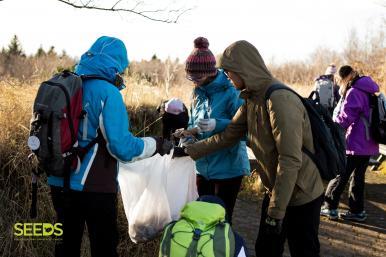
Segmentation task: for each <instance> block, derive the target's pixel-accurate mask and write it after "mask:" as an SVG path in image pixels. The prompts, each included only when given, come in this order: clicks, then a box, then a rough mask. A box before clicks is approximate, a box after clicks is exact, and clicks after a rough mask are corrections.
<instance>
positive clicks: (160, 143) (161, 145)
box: [153, 137, 173, 155]
mask: <svg viewBox="0 0 386 257" xmlns="http://www.w3.org/2000/svg"><path fill="white" fill-rule="evenodd" d="M153 138H154V140H155V141H156V142H157V146H156V150H155V152H154V154H153V155H155V154H157V153H159V154H160V155H164V154H169V153H170V150H172V149H173V144H172V142H170V141H169V140H166V139H163V138H162V137H153Z"/></svg>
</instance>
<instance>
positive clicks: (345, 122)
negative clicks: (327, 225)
mask: <svg viewBox="0 0 386 257" xmlns="http://www.w3.org/2000/svg"><path fill="white" fill-rule="evenodd" d="M339 76H340V80H341V82H340V85H341V89H342V90H341V94H342V98H341V100H340V103H339V104H338V106H337V107H336V109H335V111H334V118H333V119H334V121H335V122H337V123H338V124H339V125H341V126H342V127H343V129H345V130H346V144H347V147H346V155H347V167H346V170H345V171H343V172H342V173H341V174H340V175H338V176H337V177H336V178H335V179H333V180H331V181H330V183H329V184H328V186H327V190H326V193H325V203H324V205H323V207H322V209H321V212H320V214H321V215H322V216H327V217H328V218H329V219H332V220H336V219H338V210H337V208H338V205H339V199H340V196H341V194H342V193H343V191H344V188H345V186H346V184H347V182H348V181H349V180H350V188H349V192H348V194H349V211H346V212H341V213H339V217H340V218H342V219H345V220H354V221H364V220H365V219H366V217H367V215H366V212H365V210H364V186H365V172H366V169H367V165H368V162H369V159H370V156H372V155H376V154H378V153H379V145H378V143H376V142H375V141H374V140H373V139H372V138H371V135H370V133H369V130H368V129H369V128H368V127H366V125H365V123H367V122H366V120H367V121H368V120H369V116H370V102H369V96H370V94H374V93H377V92H378V91H379V86H378V85H377V84H376V83H375V82H374V81H373V80H372V79H371V78H370V77H367V76H363V77H361V76H359V75H358V73H357V72H356V71H355V70H353V68H352V67H351V66H348V65H346V66H342V67H341V68H340V69H339Z"/></svg>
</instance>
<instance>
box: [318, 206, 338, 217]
mask: <svg viewBox="0 0 386 257" xmlns="http://www.w3.org/2000/svg"><path fill="white" fill-rule="evenodd" d="M320 215H321V216H325V217H328V219H330V220H337V219H338V210H337V209H331V210H330V209H328V208H327V207H322V209H321V210H320Z"/></svg>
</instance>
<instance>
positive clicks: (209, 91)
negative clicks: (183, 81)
mask: <svg viewBox="0 0 386 257" xmlns="http://www.w3.org/2000/svg"><path fill="white" fill-rule="evenodd" d="M239 93H240V92H239V91H237V90H236V89H235V87H234V86H233V85H232V84H231V82H230V81H229V80H228V78H227V77H226V76H225V74H224V72H223V71H222V70H219V71H218V73H217V76H216V78H215V79H214V80H213V81H212V82H211V83H209V84H208V85H205V86H200V87H196V88H195V89H194V99H193V104H192V108H191V115H190V121H189V128H192V127H196V126H197V124H198V121H199V119H201V118H214V119H216V128H215V129H214V130H213V131H211V132H203V133H199V135H198V139H200V140H201V139H205V138H208V137H211V136H212V135H214V134H217V133H219V132H222V131H223V130H224V129H225V128H226V127H227V125H228V124H229V123H230V122H231V119H232V117H233V116H234V115H235V113H236V111H237V109H238V108H239V107H240V106H241V105H242V104H243V102H244V101H243V100H242V99H241V98H239ZM196 169H197V172H198V174H200V175H202V176H204V177H205V178H206V179H226V178H233V177H237V176H241V175H249V172H250V165H249V159H248V155H247V149H246V143H245V141H240V142H239V143H238V144H237V145H235V146H233V147H230V148H225V149H222V150H219V151H217V152H215V153H213V154H209V155H207V156H206V157H204V158H201V159H198V160H197V161H196Z"/></svg>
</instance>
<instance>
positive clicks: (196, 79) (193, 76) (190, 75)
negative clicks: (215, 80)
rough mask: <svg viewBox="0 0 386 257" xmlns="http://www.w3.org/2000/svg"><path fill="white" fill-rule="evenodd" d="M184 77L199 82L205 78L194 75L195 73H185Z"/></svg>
mask: <svg viewBox="0 0 386 257" xmlns="http://www.w3.org/2000/svg"><path fill="white" fill-rule="evenodd" d="M186 79H188V80H190V81H192V82H201V81H203V80H204V79H205V76H196V75H192V74H189V75H186Z"/></svg>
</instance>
